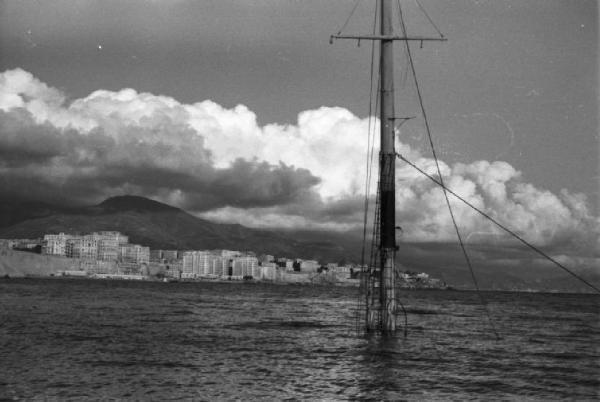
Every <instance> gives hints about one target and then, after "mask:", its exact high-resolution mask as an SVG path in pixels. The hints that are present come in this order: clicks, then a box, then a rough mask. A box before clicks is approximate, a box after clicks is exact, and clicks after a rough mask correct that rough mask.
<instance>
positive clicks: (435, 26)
mask: <svg viewBox="0 0 600 402" xmlns="http://www.w3.org/2000/svg"><path fill="white" fill-rule="evenodd" d="M415 1H416V2H417V5H418V6H419V8H420V9H421V11H423V14H425V17H427V19H428V20H429V23H430V24H431V25H432V26H433V28H434V29H435V30H436V31H437V33H438V35H440V38H443V37H444V34H443V33H442V31H440V30H439V28H438V27H437V25H435V22H433V20H432V19H431V17H429V14H427V11H425V9H424V8H423V6H422V5H421V2H419V0H415Z"/></svg>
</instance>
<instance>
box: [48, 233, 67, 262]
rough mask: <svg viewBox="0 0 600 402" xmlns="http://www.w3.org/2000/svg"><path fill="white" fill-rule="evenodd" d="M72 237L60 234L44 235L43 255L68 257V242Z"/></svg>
mask: <svg viewBox="0 0 600 402" xmlns="http://www.w3.org/2000/svg"><path fill="white" fill-rule="evenodd" d="M71 237H72V236H71V235H67V234H64V233H63V232H60V233H59V234H47V235H44V240H43V243H42V254H51V255H62V256H66V255H67V251H66V250H67V240H69V239H70V238H71Z"/></svg>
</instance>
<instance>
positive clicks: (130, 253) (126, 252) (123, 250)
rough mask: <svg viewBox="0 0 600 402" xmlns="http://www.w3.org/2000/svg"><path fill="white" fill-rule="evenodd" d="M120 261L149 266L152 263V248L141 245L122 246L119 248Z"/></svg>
mask: <svg viewBox="0 0 600 402" xmlns="http://www.w3.org/2000/svg"><path fill="white" fill-rule="evenodd" d="M119 261H120V262H130V263H136V264H142V263H146V264H148V263H149V262H150V248H149V247H144V246H140V245H139V244H122V245H121V246H120V247H119Z"/></svg>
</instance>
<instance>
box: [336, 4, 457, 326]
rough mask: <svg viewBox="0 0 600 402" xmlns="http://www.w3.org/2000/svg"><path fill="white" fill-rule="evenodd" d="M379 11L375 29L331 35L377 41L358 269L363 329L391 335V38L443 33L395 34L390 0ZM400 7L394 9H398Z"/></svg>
mask: <svg viewBox="0 0 600 402" xmlns="http://www.w3.org/2000/svg"><path fill="white" fill-rule="evenodd" d="M377 1H378V9H379V10H380V15H379V28H380V30H379V35H342V34H341V33H338V34H337V35H332V36H331V41H332V40H333V39H355V40H358V41H360V40H374V41H379V45H380V46H379V78H380V82H381V85H380V90H379V101H380V108H381V109H380V130H381V131H380V144H381V148H380V151H379V185H378V194H377V199H378V209H376V218H375V225H378V227H376V228H375V233H374V235H375V236H374V243H375V244H374V250H372V253H373V255H374V256H375V258H373V259H372V261H371V263H370V264H369V266H368V267H367V268H366V269H363V272H362V275H363V277H362V282H363V284H362V285H361V286H362V290H363V291H364V292H365V294H364V296H365V299H364V302H365V312H364V313H365V315H364V329H365V331H366V332H378V333H380V334H382V335H392V334H394V333H395V332H396V314H397V311H396V310H397V301H396V298H397V294H396V292H397V291H396V270H395V257H396V251H397V249H398V246H397V245H396V193H395V170H396V169H395V166H396V151H395V149H394V136H395V133H394V127H395V120H396V117H395V111H394V60H393V58H394V49H393V46H394V41H420V42H421V43H423V41H440V40H441V41H444V40H446V39H445V38H443V37H440V38H430V37H424V36H412V37H409V36H408V34H407V33H406V30H404V29H403V30H402V31H403V32H402V35H396V34H395V33H394V28H393V23H392V22H393V9H392V6H393V1H392V0H377ZM399 11H400V10H399Z"/></svg>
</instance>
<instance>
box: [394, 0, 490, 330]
mask: <svg viewBox="0 0 600 402" xmlns="http://www.w3.org/2000/svg"><path fill="white" fill-rule="evenodd" d="M397 3H398V16H399V20H400V28H401V29H402V33H403V35H404V36H405V37H407V36H408V35H407V32H406V26H405V24H404V18H403V15H402V8H401V7H400V0H397ZM404 43H405V45H406V54H407V55H408V62H409V65H410V69H411V73H412V76H413V79H414V81H415V90H416V92H417V97H418V99H419V105H420V107H421V113H422V114H423V120H424V121H425V130H426V131H427V137H428V138H429V145H430V147H431V152H432V154H433V158H434V159H435V166H436V169H437V173H438V176H439V178H440V183H442V191H443V192H444V198H445V199H446V205H447V206H448V211H449V212H450V218H451V219H452V224H453V225H454V230H455V231H456V236H457V238H458V242H459V243H460V248H461V250H462V253H463V255H464V257H465V261H466V263H467V266H468V267H469V271H470V273H471V278H472V279H473V284H474V285H475V289H476V290H477V294H478V296H479V299H480V300H481V304H482V306H483V309H484V311H485V314H486V316H487V318H488V321H489V324H490V327H491V328H492V331H493V332H494V334H495V335H496V339H497V340H499V339H501V338H500V335H499V334H498V331H497V330H496V327H495V326H494V321H493V320H492V316H491V315H490V312H489V309H488V306H487V303H486V300H485V298H484V297H483V294H482V293H481V290H480V288H479V283H478V282H477V278H476V276H475V272H474V271H473V265H472V264H471V259H470V258H469V254H468V253H467V249H466V247H465V244H464V242H463V239H462V236H461V234H460V229H459V228H458V224H457V223H456V217H455V216H454V212H453V211H452V206H451V205H450V199H449V197H448V192H447V190H446V186H445V185H443V184H444V179H443V177H442V171H441V169H440V163H439V160H438V157H437V153H436V151H435V146H434V144H433V138H432V135H431V128H430V127H429V121H428V119H427V113H426V111H425V105H424V103H423V97H422V95H421V89H420V87H419V81H418V80H417V72H416V70H415V64H414V61H413V58H412V54H411V51H410V44H409V43H408V41H405V42H404Z"/></svg>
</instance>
